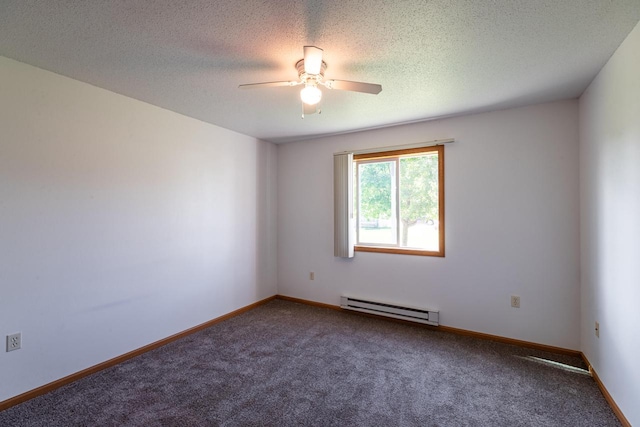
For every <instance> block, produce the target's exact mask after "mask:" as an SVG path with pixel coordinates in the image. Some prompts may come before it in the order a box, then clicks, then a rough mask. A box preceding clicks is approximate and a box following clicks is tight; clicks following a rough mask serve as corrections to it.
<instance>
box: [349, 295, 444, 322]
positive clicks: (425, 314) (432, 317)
mask: <svg viewBox="0 0 640 427" xmlns="http://www.w3.org/2000/svg"><path fill="white" fill-rule="evenodd" d="M340 307H342V308H343V309H346V310H354V311H361V312H363V313H370V314H377V315H380V316H386V317H393V318H394V319H402V320H408V321H411V322H418V323H425V324H427V325H433V326H438V315H439V312H438V311H434V310H425V309H422V308H415V307H406V306H400V305H395V304H389V303H383V302H378V301H371V300H364V299H361V298H352V297H347V296H341V297H340Z"/></svg>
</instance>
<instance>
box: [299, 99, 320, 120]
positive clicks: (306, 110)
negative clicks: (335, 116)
mask: <svg viewBox="0 0 640 427" xmlns="http://www.w3.org/2000/svg"><path fill="white" fill-rule="evenodd" d="M317 111H318V104H314V105H309V104H305V103H304V102H303V103H302V118H303V119H304V116H306V115H308V114H314V113H316V112H317Z"/></svg>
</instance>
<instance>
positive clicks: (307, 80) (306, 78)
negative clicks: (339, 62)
mask: <svg viewBox="0 0 640 427" xmlns="http://www.w3.org/2000/svg"><path fill="white" fill-rule="evenodd" d="M296 69H297V70H298V77H300V80H301V81H302V82H303V83H304V84H305V85H317V84H318V83H320V82H321V81H322V79H323V78H324V72H325V70H326V69H327V63H326V62H324V61H322V65H321V66H320V74H307V73H306V72H305V71H304V59H301V60H300V61H298V62H296Z"/></svg>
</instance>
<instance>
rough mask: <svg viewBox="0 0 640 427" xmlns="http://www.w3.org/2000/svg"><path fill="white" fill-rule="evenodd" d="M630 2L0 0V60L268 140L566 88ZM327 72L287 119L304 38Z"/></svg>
mask: <svg viewBox="0 0 640 427" xmlns="http://www.w3.org/2000/svg"><path fill="white" fill-rule="evenodd" d="M639 19H640V0H573V1H569V0H493V1H491V0H467V1H463V0H443V1H437V0H436V1H424V0H405V1H402V0H396V1H388V0H384V1H382V0H354V1H348V0H342V1H311V0H307V1H300V0H297V1H284V0H280V1H267V0H247V1H237V2H233V1H228V0H225V1H216V0H207V1H204V0H194V1H169V0H166V1H126V0H120V1H116V0H112V1H87V0H77V1H72V0H67V1H63V0H47V1H41V0H1V1H0V55H3V56H6V57H9V58H13V59H16V60H19V61H22V62H25V63H28V64H32V65H35V66H37V67H40V68H44V69H46V70H50V71H53V72H56V73H59V74H62V75H65V76H69V77H72V78H74V79H77V80H81V81H84V82H88V83H91V84H93V85H95V86H98V87H102V88H105V89H108V90H111V91H114V92H117V93H121V94H124V95H127V96H130V97H132V98H136V99H140V100H143V101H146V102H148V103H151V104H154V105H157V106H160V107H163V108H166V109H169V110H173V111H176V112H179V113H182V114H185V115H188V116H191V117H195V118H198V119H201V120H203V121H206V122H209V123H213V124H215V125H218V126H222V127H225V128H228V129H232V130H235V131H237V132H241V133H244V134H247V135H252V136H255V137H258V138H261V139H265V140H270V141H274V142H284V141H291V140H298V139H303V138H306V137H310V136H314V135H324V134H334V133H340V132H348V131H353V130H358V129H366V128H373V127H381V126H387V125H392V124H397V123H406V122H412V121H420V120H428V119H431V118H435V117H442V116H449V115H456V114H463V113H469V112H476V111H486V110H493V109H499V108H506V107H511V106H519V105H525V104H531V103H537V102H546V101H552V100H557V99H564V98H572V97H577V96H579V95H580V94H581V93H582V92H583V91H584V89H585V88H586V86H587V85H588V84H589V82H590V81H591V80H592V79H593V77H594V76H595V75H596V74H597V72H598V71H599V70H600V68H601V67H602V66H603V65H604V63H605V62H606V61H607V59H608V58H609V57H610V56H611V55H612V54H613V52H614V51H615V49H616V48H617V47H618V45H619V44H620V43H621V42H622V40H624V38H625V37H626V36H627V34H628V33H629V32H630V31H631V29H632V28H633V27H634V26H635V24H636V23H637V22H638V20H639ZM307 44H308V45H315V46H319V47H321V48H323V49H324V60H325V61H326V62H327V64H328V68H327V71H326V78H328V79H331V78H337V79H343V80H356V81H364V82H371V83H379V84H381V85H382V88H383V90H382V92H381V93H380V94H379V95H375V96H374V95H368V94H361V93H351V92H341V91H335V90H334V91H329V90H323V92H324V98H323V103H322V114H320V115H318V114H316V115H312V116H307V117H306V118H305V119H301V118H300V111H301V106H300V102H299V97H298V92H299V88H292V87H286V88H269V89H254V90H239V89H238V88H237V87H238V85H239V84H242V83H255V82H263V81H274V80H296V79H297V73H296V70H295V67H294V65H295V63H296V61H298V60H299V59H300V58H301V57H302V46H303V45H307Z"/></svg>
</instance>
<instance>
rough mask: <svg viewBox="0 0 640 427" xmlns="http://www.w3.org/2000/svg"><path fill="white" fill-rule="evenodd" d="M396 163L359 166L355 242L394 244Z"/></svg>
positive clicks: (386, 162) (363, 164)
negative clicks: (356, 239)
mask: <svg viewBox="0 0 640 427" xmlns="http://www.w3.org/2000/svg"><path fill="white" fill-rule="evenodd" d="M395 181H396V162H395V161H382V162H374V163H360V164H358V242H359V243H365V244H376V243H377V244H387V245H389V244H392V245H395V244H396V243H397V236H398V231H397V221H396V210H397V209H396V197H395V187H396V185H395Z"/></svg>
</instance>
